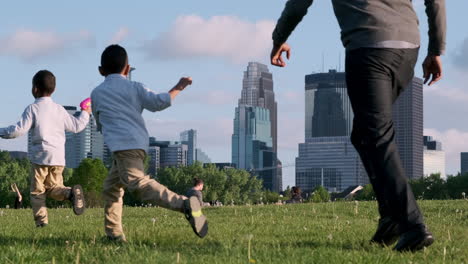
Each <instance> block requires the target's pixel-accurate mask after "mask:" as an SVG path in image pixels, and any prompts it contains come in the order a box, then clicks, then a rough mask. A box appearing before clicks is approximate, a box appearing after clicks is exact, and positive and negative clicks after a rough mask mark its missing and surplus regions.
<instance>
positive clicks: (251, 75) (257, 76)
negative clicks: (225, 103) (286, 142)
mask: <svg viewBox="0 0 468 264" xmlns="http://www.w3.org/2000/svg"><path fill="white" fill-rule="evenodd" d="M239 105H249V106H258V107H263V108H266V109H268V110H269V111H270V121H271V132H270V133H271V137H272V139H273V151H275V152H276V151H277V142H278V132H277V131H278V121H277V120H278V118H277V116H278V114H277V109H278V105H277V103H276V101H275V92H274V91H273V75H272V74H271V73H270V72H269V71H268V67H267V66H266V65H265V64H261V63H258V62H249V64H248V66H247V71H245V72H244V78H243V81H242V92H241V98H240V99H239Z"/></svg>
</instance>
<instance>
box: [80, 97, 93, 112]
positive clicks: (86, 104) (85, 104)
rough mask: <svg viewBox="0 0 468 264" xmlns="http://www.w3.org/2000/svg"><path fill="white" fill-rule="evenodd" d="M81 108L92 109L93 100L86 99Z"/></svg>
mask: <svg viewBox="0 0 468 264" xmlns="http://www.w3.org/2000/svg"><path fill="white" fill-rule="evenodd" d="M80 107H81V109H82V110H84V109H88V108H90V107H91V98H89V97H88V98H86V99H84V100H83V102H81V103H80Z"/></svg>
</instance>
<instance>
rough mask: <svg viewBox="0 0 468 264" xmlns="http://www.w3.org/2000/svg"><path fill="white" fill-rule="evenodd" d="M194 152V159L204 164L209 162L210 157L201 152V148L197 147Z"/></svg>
mask: <svg viewBox="0 0 468 264" xmlns="http://www.w3.org/2000/svg"><path fill="white" fill-rule="evenodd" d="M195 154H196V157H195V160H196V161H198V162H200V163H202V164H205V163H211V159H210V157H208V155H206V153H205V152H203V150H201V149H199V148H197V149H196V151H195Z"/></svg>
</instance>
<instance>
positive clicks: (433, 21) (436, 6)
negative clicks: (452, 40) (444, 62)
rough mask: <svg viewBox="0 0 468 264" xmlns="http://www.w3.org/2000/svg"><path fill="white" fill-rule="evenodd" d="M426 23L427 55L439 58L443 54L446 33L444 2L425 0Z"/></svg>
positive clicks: (442, 0) (440, 0)
mask: <svg viewBox="0 0 468 264" xmlns="http://www.w3.org/2000/svg"><path fill="white" fill-rule="evenodd" d="M424 4H425V5H426V14H427V21H428V25H429V32H428V33H429V47H428V53H427V54H428V55H433V56H440V55H442V54H444V52H445V35H446V32H447V21H446V20H447V15H446V11H445V0H425V1H424Z"/></svg>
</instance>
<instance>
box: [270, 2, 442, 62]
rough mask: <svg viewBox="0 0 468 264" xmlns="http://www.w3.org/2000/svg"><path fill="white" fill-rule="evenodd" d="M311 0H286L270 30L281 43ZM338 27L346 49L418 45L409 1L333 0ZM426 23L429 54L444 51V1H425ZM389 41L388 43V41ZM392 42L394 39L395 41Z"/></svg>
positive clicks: (304, 12) (416, 20) (416, 28)
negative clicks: (390, 42) (392, 43)
mask: <svg viewBox="0 0 468 264" xmlns="http://www.w3.org/2000/svg"><path fill="white" fill-rule="evenodd" d="M312 2H313V0H289V1H288V2H287V3H286V7H285V9H284V11H283V13H282V14H281V17H280V19H279V20H278V24H277V25H276V28H275V30H274V32H273V42H274V43H275V45H280V44H282V43H284V42H286V40H287V38H288V37H289V35H290V34H291V32H292V31H293V30H294V28H295V27H296V26H297V24H299V22H300V21H301V20H302V18H303V17H304V16H305V15H306V14H307V9H308V8H309V7H310V5H312ZM332 2H333V8H334V11H335V15H336V17H337V19H338V24H339V25H340V28H341V40H342V42H343V45H344V46H345V48H346V49H347V50H351V49H356V48H361V47H375V46H376V45H377V46H379V45H381V43H385V42H386V41H396V43H397V44H398V45H400V44H401V43H408V44H409V46H412V45H411V44H413V45H414V47H417V46H419V44H420V35H419V21H418V18H417V16H416V13H415V12H414V9H413V5H412V2H411V0H332ZM424 4H425V6H426V14H427V16H428V23H429V47H428V54H429V55H441V54H443V53H444V51H445V35H446V11H445V0H425V1H424ZM387 43H388V42H387ZM394 43H395V42H394Z"/></svg>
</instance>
